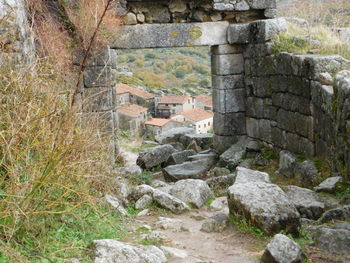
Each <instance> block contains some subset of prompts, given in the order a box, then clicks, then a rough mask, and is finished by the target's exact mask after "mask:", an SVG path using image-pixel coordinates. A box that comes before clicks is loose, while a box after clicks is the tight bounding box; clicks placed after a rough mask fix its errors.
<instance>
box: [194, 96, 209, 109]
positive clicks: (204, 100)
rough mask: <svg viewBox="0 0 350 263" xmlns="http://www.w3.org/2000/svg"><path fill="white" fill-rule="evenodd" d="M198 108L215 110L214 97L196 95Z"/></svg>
mask: <svg viewBox="0 0 350 263" xmlns="http://www.w3.org/2000/svg"><path fill="white" fill-rule="evenodd" d="M195 101H196V107H195V108H196V109H201V110H209V111H212V110H213V99H212V98H211V97H209V96H206V95H199V96H195Z"/></svg>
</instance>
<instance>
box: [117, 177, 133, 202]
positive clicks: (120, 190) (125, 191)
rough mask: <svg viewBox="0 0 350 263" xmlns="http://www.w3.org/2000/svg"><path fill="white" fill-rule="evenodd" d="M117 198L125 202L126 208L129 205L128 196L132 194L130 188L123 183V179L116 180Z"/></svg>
mask: <svg viewBox="0 0 350 263" xmlns="http://www.w3.org/2000/svg"><path fill="white" fill-rule="evenodd" d="M115 184H116V189H115V192H116V193H117V197H118V198H119V199H120V200H121V201H122V202H123V204H124V205H125V206H127V205H128V204H129V201H128V196H129V194H130V190H131V189H130V186H129V185H128V184H127V183H126V182H124V181H123V178H121V177H119V176H118V177H117V178H116V179H115Z"/></svg>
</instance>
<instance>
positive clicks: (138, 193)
mask: <svg viewBox="0 0 350 263" xmlns="http://www.w3.org/2000/svg"><path fill="white" fill-rule="evenodd" d="M154 190H155V189H154V188H153V187H151V186H149V185H147V184H142V185H138V186H135V187H134V188H133V189H132V190H131V192H130V194H129V196H128V198H129V199H131V200H133V201H137V200H139V199H140V198H141V197H142V196H144V195H149V196H152V195H153V192H154Z"/></svg>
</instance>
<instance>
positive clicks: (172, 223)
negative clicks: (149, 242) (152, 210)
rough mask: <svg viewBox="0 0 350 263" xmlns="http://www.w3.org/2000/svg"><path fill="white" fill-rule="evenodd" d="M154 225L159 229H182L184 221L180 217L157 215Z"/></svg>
mask: <svg viewBox="0 0 350 263" xmlns="http://www.w3.org/2000/svg"><path fill="white" fill-rule="evenodd" d="M155 226H156V227H157V228H160V229H164V230H166V229H171V230H174V231H181V230H182V229H184V222H182V221H181V220H180V219H174V218H167V217H161V216H160V217H158V221H157V222H156V223H155Z"/></svg>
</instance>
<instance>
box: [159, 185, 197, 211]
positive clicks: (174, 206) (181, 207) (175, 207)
mask: <svg viewBox="0 0 350 263" xmlns="http://www.w3.org/2000/svg"><path fill="white" fill-rule="evenodd" d="M153 200H154V201H155V202H156V203H157V204H159V205H160V206H161V207H164V208H166V209H169V210H170V211H171V212H173V213H174V214H181V213H184V212H187V211H189V210H190V208H189V207H188V205H186V203H184V202H183V201H181V200H180V199H178V198H176V197H174V196H172V195H170V194H168V193H165V192H162V191H159V190H158V189H155V190H154V192H153Z"/></svg>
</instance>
